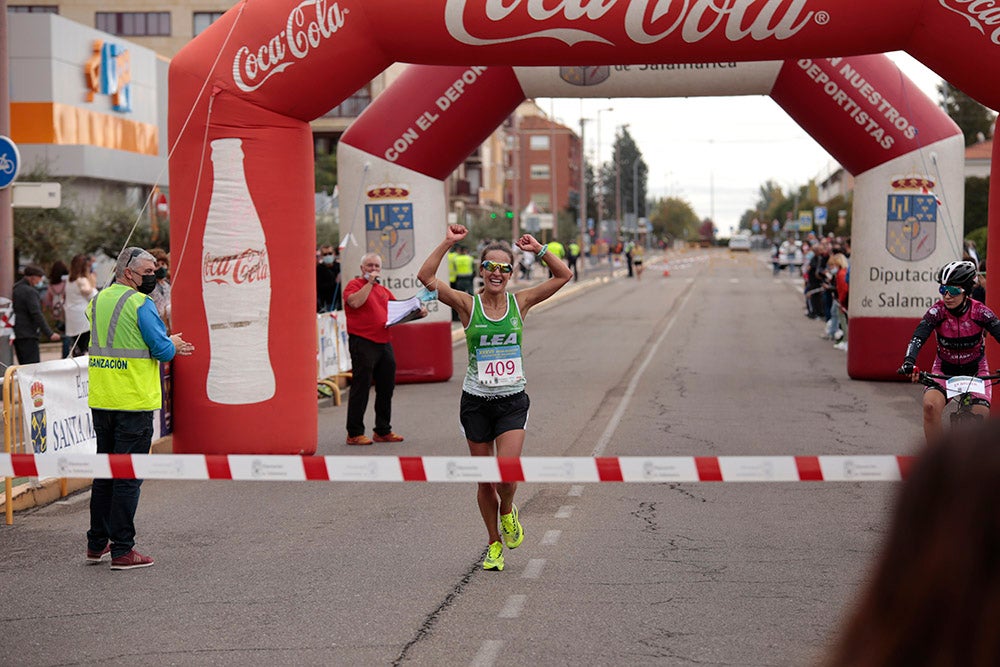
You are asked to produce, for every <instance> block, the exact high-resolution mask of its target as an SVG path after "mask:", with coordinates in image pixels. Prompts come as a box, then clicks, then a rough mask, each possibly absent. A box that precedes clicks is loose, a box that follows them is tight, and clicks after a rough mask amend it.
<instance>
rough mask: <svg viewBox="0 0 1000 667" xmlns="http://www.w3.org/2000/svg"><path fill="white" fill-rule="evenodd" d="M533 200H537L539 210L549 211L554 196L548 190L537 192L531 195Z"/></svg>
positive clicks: (536, 204)
mask: <svg viewBox="0 0 1000 667" xmlns="http://www.w3.org/2000/svg"><path fill="white" fill-rule="evenodd" d="M531 201H533V202H535V206H536V207H537V208H538V210H540V211H548V210H549V206H550V205H551V203H552V198H551V196H550V195H549V193H547V192H544V193H539V192H536V193H535V194H533V195H531Z"/></svg>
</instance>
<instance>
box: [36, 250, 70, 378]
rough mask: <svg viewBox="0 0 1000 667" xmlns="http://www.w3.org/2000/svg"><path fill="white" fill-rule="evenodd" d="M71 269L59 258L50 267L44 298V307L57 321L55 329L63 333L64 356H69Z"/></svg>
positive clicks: (55, 321)
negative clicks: (67, 288)
mask: <svg viewBox="0 0 1000 667" xmlns="http://www.w3.org/2000/svg"><path fill="white" fill-rule="evenodd" d="M68 276H69V269H68V268H66V263H65V262H63V261H62V260H61V259H57V260H56V261H55V262H53V263H52V268H50V269H49V288H48V289H47V290H45V296H44V297H43V298H42V308H43V309H44V310H47V311H49V313H51V314H52V321H53V322H54V323H55V330H56V331H58V332H59V333H61V334H63V338H62V346H63V351H62V358H63V359H65V358H66V357H68V356H69V342H70V341H69V339H68V338H67V337H66V335H65V334H66V283H67V282H68Z"/></svg>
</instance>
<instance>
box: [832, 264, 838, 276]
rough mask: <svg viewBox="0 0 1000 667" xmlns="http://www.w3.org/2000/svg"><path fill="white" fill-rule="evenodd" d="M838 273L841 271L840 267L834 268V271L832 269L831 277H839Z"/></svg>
mask: <svg viewBox="0 0 1000 667" xmlns="http://www.w3.org/2000/svg"><path fill="white" fill-rule="evenodd" d="M837 271H840V267H839V266H835V267H833V268H832V269H830V275H831V276H835V275H837Z"/></svg>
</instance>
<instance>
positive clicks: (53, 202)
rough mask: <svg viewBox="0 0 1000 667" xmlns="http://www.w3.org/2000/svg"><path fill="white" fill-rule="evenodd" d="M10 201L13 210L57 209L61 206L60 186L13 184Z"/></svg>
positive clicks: (53, 184)
mask: <svg viewBox="0 0 1000 667" xmlns="http://www.w3.org/2000/svg"><path fill="white" fill-rule="evenodd" d="M12 194H13V196H12V197H11V200H12V202H13V205H14V208H59V207H60V206H61V205H62V185H60V184H59V183H25V182H24V181H21V182H19V183H15V184H14V188H13V190H12Z"/></svg>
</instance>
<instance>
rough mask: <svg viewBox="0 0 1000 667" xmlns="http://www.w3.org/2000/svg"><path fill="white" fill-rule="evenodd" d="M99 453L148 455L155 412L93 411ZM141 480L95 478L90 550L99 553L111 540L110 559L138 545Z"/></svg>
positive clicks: (92, 494)
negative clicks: (136, 526)
mask: <svg viewBox="0 0 1000 667" xmlns="http://www.w3.org/2000/svg"><path fill="white" fill-rule="evenodd" d="M91 412H92V413H93V415H94V432H95V433H96V435H97V453H98V454H148V453H149V446H150V444H151V443H152V440H153V413H152V412H146V411H142V412H125V411H119V410H98V409H97V408H93V409H92V410H91ZM141 486H142V480H141V479H95V480H94V482H93V486H92V487H91V491H90V530H88V531H87V548H88V549H90V550H91V551H97V552H100V551H101V550H102V549H104V547H105V546H106V545H107V543H108V541H109V540H110V541H111V557H112V558H118V557H119V556H124V555H125V554H127V553H128V552H129V551H131V550H132V547H134V546H135V511H136V508H138V507H139V487H141Z"/></svg>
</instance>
